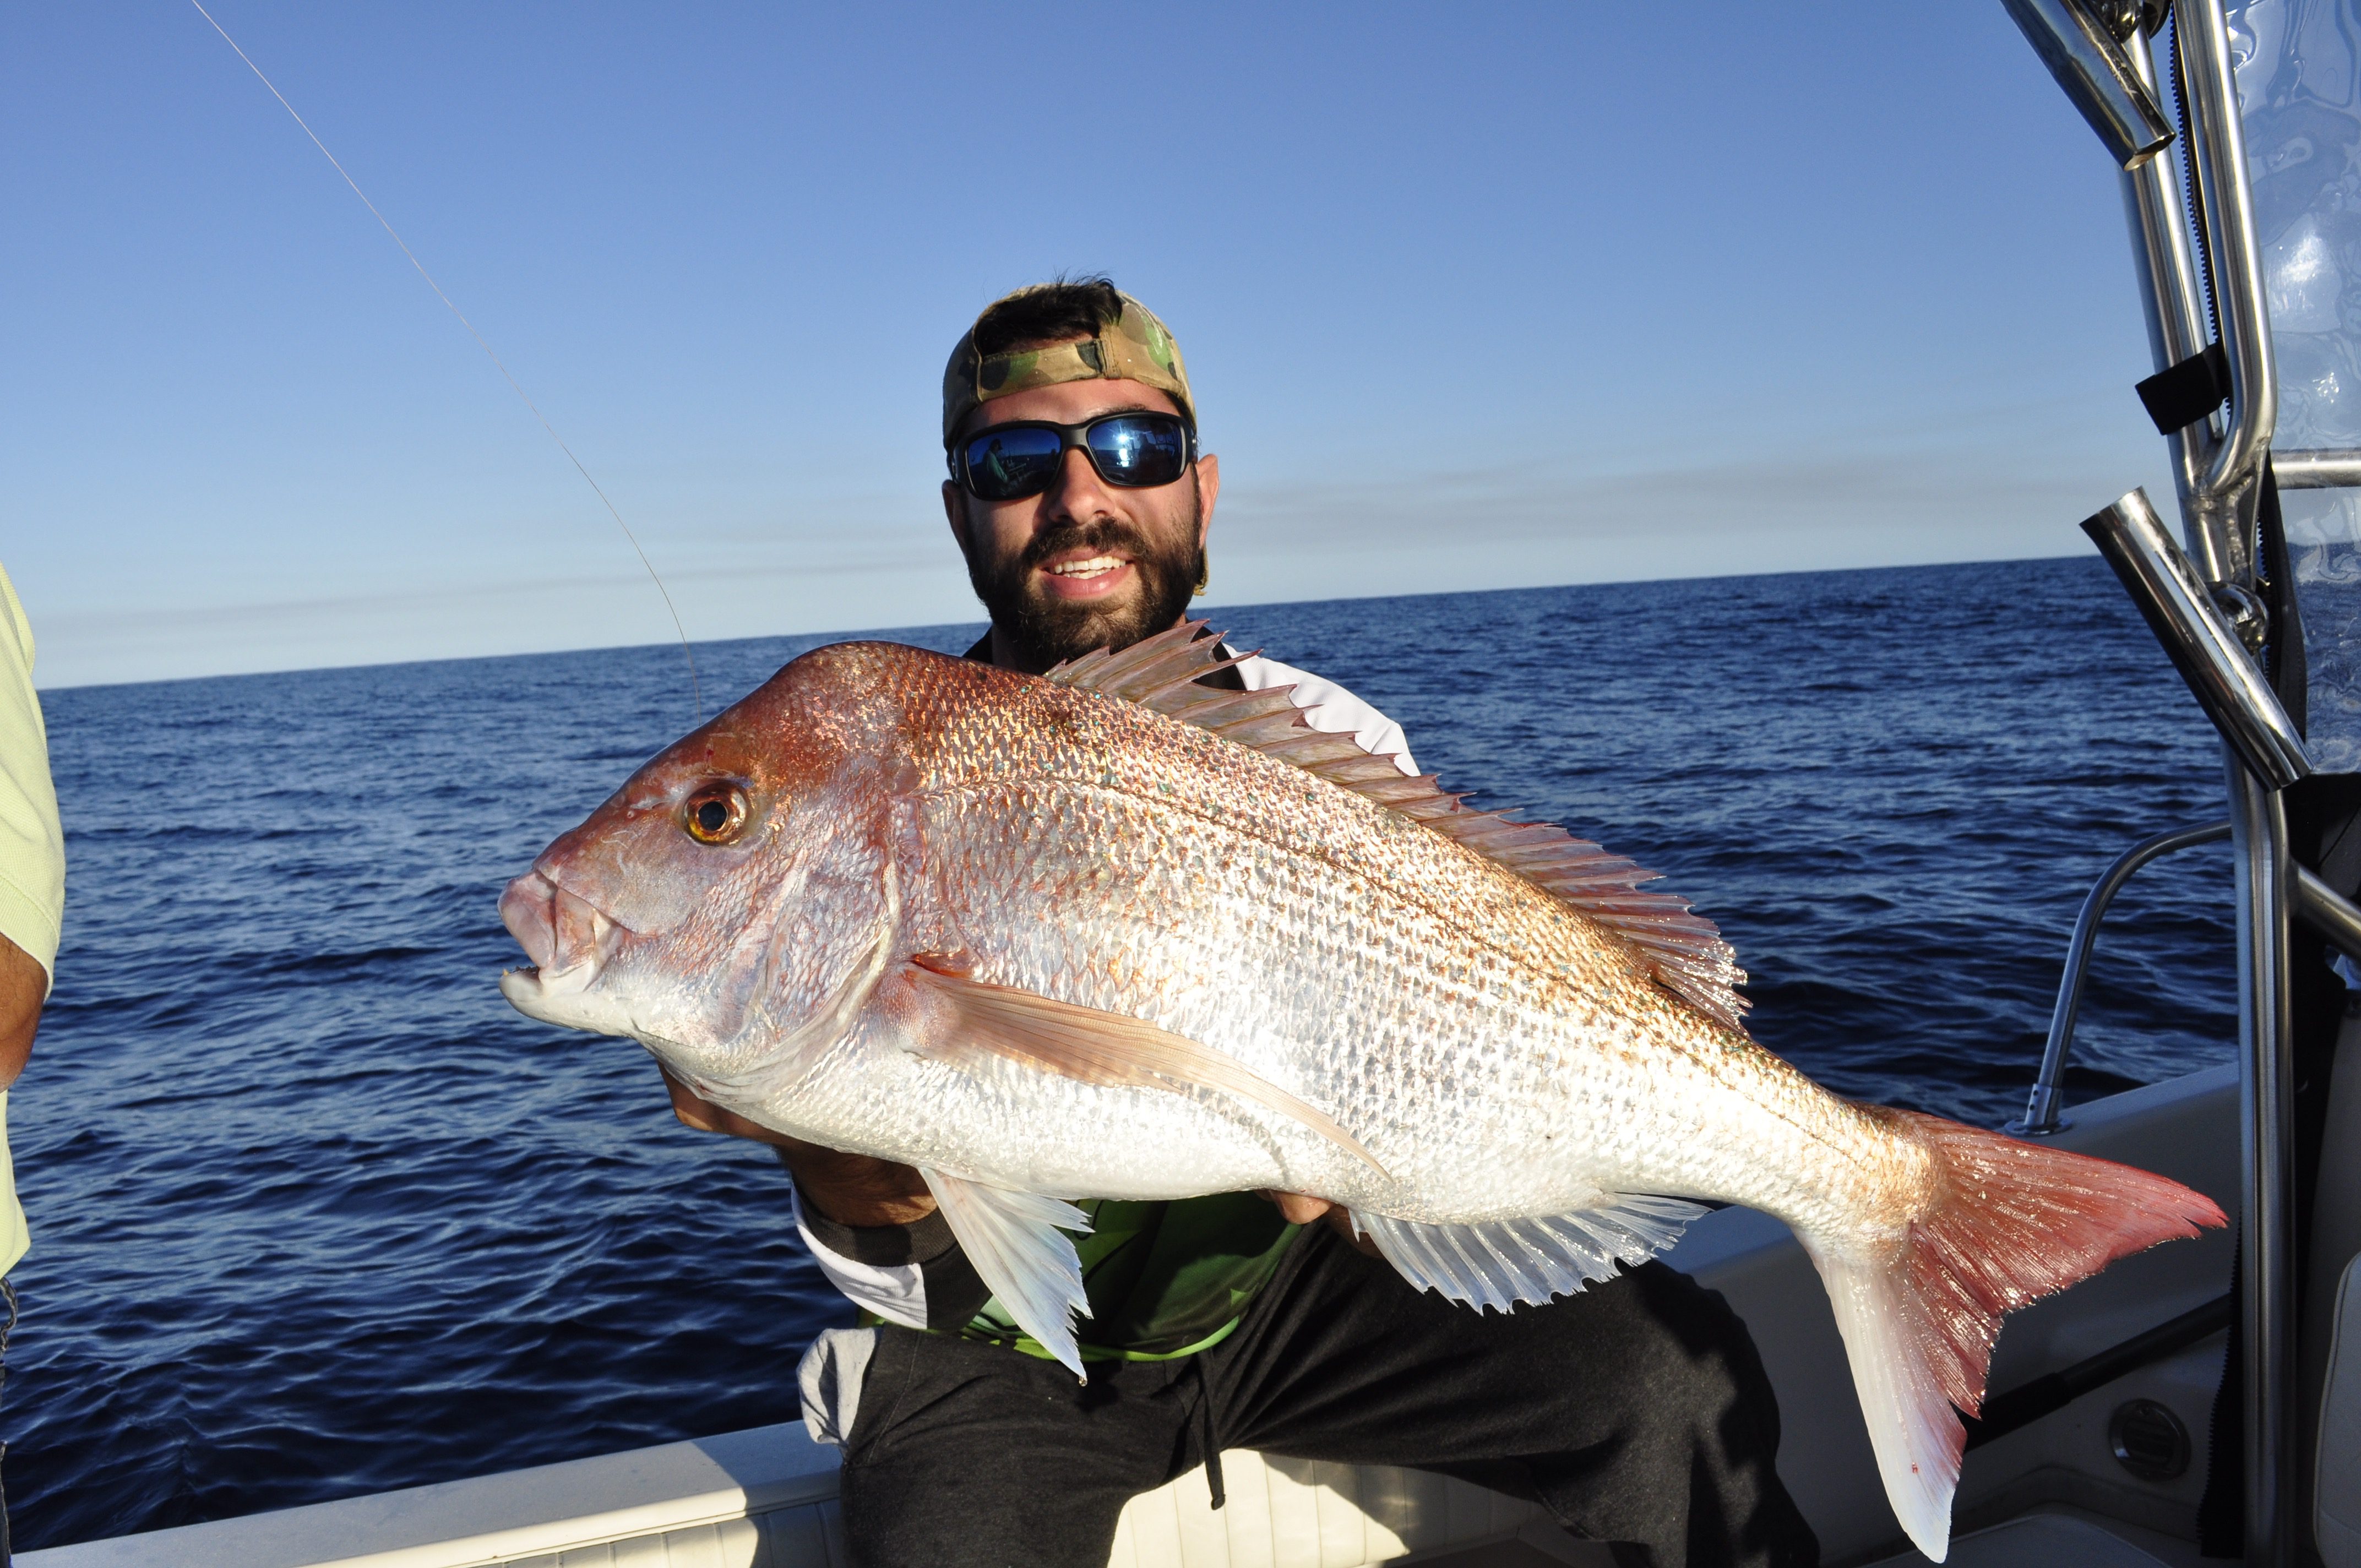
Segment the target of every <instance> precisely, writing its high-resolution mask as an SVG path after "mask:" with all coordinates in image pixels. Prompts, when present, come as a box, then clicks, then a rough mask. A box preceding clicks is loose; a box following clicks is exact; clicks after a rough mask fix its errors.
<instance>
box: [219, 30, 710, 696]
mask: <svg viewBox="0 0 2361 1568" xmlns="http://www.w3.org/2000/svg"><path fill="white" fill-rule="evenodd" d="M189 4H190V5H194V6H196V8H197V15H198V16H203V18H204V19H205V21H206V22H207V24H208V25H210V26H211V27H213V30H214V31H215V32H217V33H219V34H221V40H222V42H224V43H225V44H227V45H229V47H230V48H231V49H233V50H235V51H236V55H237V58H238V59H240V60H244V61H246V68H247V70H248V71H252V72H254V78H255V80H256V81H258V82H261V83H262V84H263V86H265V87H267V88H269V90H270V95H271V96H272V97H273V98H276V99H278V100H279V106H280V108H282V109H284V110H286V111H287V115H288V117H289V118H290V119H292V120H293V121H294V122H295V124H296V125H297V126H301V127H302V132H303V134H304V135H305V136H307V137H311V138H312V145H313V147H316V148H319V149H320V156H321V157H322V158H324V159H327V160H328V167H329V168H331V169H333V170H335V171H336V173H337V175H338V176H339V177H340V178H341V179H342V180H343V181H344V182H345V183H346V185H347V186H349V187H350V188H351V190H352V192H353V194H354V195H356V196H358V197H359V198H360V199H361V205H362V206H364V207H367V208H368V210H369V216H371V217H373V218H375V219H376V220H377V221H378V226H379V228H382V229H383V230H385V232H386V235H387V236H388V237H389V238H390V239H391V240H392V241H393V243H394V244H396V245H398V246H400V247H401V254H402V255H404V256H406V257H408V258H410V265H411V266H412V267H414V268H416V269H418V275H419V276H420V277H421V278H423V279H425V280H426V286H427V287H428V288H430V289H432V290H434V297H435V298H436V299H438V300H440V301H442V302H443V307H444V309H445V310H447V311H449V312H450V313H451V314H452V315H453V316H454V317H456V318H457V320H458V323H459V324H460V325H461V326H463V327H466V328H467V335H468V336H469V337H472V338H474V339H475V340H476V346H477V347H478V348H480V349H482V350H483V351H484V357H485V358H487V359H489V360H490V361H491V362H492V367H493V368H494V369H496V370H498V371H499V372H500V378H501V379H502V380H504V381H506V382H507V383H508V384H509V389H510V390H511V391H512V392H514V393H515V394H516V395H517V397H518V398H519V399H520V400H522V402H523V403H524V406H525V407H526V408H528V409H530V410H531V411H533V418H534V419H536V420H538V421H540V422H541V428H542V429H543V430H544V431H546V432H548V433H549V439H550V440H552V441H554V442H555V443H557V449H558V450H559V451H560V452H563V453H565V454H566V461H567V462H569V463H571V464H573V465H574V471H575V472H576V473H577V474H579V475H581V476H582V482H583V483H584V484H586V485H588V486H589V487H590V490H591V493H592V494H593V495H595V496H597V497H598V500H599V503H600V504H601V505H603V506H604V507H606V509H607V515H608V516H609V517H611V518H613V519H614V520H615V526H616V527H617V528H620V529H621V530H622V531H623V537H624V538H625V539H628V540H630V541H631V551H632V554H636V555H637V556H639V558H640V565H642V566H645V567H646V568H647V571H648V581H650V582H652V583H653V584H655V586H656V592H658V593H660V594H662V595H664V609H665V611H666V613H668V614H669V615H671V617H672V629H673V630H675V631H676V632H678V633H679V634H680V651H681V653H682V656H683V657H685V658H686V659H687V660H688V701H689V707H690V710H691V711H692V712H693V713H694V714H695V715H696V716H697V717H696V722H697V723H699V724H702V723H703V722H705V699H704V696H703V694H702V693H701V692H700V691H699V690H698V687H697V654H696V653H695V652H693V651H692V650H691V649H690V648H689V645H688V629H687V628H686V627H685V626H683V625H682V624H681V622H680V611H679V610H678V609H675V608H674V605H673V602H672V592H671V590H670V589H668V588H666V587H664V579H663V578H662V577H660V576H657V575H656V568H655V563H654V562H653V561H651V560H649V559H648V553H647V552H646V551H645V550H643V549H642V548H641V547H640V536H639V535H638V534H636V533H633V532H631V524H630V523H628V522H625V521H623V514H622V513H621V512H620V511H618V510H615V503H614V502H613V501H611V500H609V499H607V492H606V491H605V490H603V489H601V488H599V486H598V480H596V479H594V478H592V477H590V470H589V469H588V468H586V467H584V466H582V459H581V458H579V457H577V456H576V455H574V448H572V447H571V446H568V445H566V438H565V437H564V436H562V435H560V434H558V433H557V427H556V426H555V425H554V424H551V423H550V422H549V417H548V416H547V415H546V414H544V413H543V412H542V411H541V405H540V404H538V403H536V402H534V401H533V399H532V398H530V397H528V396H526V394H525V389H524V388H523V387H522V386H521V385H520V384H519V383H518V381H517V378H515V377H514V376H512V375H511V374H510V373H509V367H508V366H507V364H506V363H505V362H504V361H502V359H501V358H500V356H499V355H497V354H495V353H493V352H492V345H490V344H489V343H487V342H485V341H484V334H482V333H480V332H478V331H477V330H476V323H474V322H471V321H469V320H468V319H467V313H465V312H463V311H461V310H460V309H459V307H458V306H456V305H455V304H453V303H452V302H451V296H450V295H448V294H446V293H445V292H444V291H443V285H442V284H440V283H437V282H436V281H435V280H434V274H433V273H432V272H429V271H427V270H426V263H424V262H423V261H421V260H419V259H418V253H417V252H416V251H414V250H412V249H411V248H410V245H409V242H408V241H406V240H404V239H403V238H402V237H401V235H399V234H397V233H395V232H394V227H393V225H391V224H390V223H388V222H386V218H385V214H383V213H380V212H379V211H378V210H377V203H375V202H372V201H370V200H369V199H368V192H366V191H364V190H362V189H361V188H360V183H359V181H356V180H355V179H354V178H353V177H352V176H351V175H350V174H347V173H346V172H345V166H344V165H343V164H341V163H339V162H337V161H336V155H335V153H333V152H330V151H329V150H328V144H327V143H326V142H324V141H322V140H321V139H320V135H319V133H318V132H317V131H314V130H313V128H312V126H311V122H309V121H308V120H306V119H304V118H303V116H302V115H299V114H297V113H296V112H295V105H294V104H291V103H289V102H288V101H287V94H286V93H281V92H280V91H279V89H278V87H277V85H276V84H274V83H273V82H271V80H270V78H269V77H268V76H265V75H264V74H263V73H262V67H260V66H258V65H257V64H255V63H254V57H253V56H252V55H249V54H247V52H246V50H244V49H239V48H238V47H237V40H236V38H232V37H230V36H229V32H228V30H227V29H226V28H225V27H223V26H222V25H221V24H220V23H219V22H216V21H214V14H213V13H212V12H211V11H208V10H206V9H205V8H204V5H203V4H202V3H201V0H189Z"/></svg>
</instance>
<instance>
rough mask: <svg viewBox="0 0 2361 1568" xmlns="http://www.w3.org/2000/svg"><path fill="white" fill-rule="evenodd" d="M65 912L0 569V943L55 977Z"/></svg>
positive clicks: (1, 1166)
mask: <svg viewBox="0 0 2361 1568" xmlns="http://www.w3.org/2000/svg"><path fill="white" fill-rule="evenodd" d="M65 905H66V840H65V834H64V832H63V831H61V830H60V828H59V826H58V795H57V791H56V789H55V788H54V787H53V786H52V785H51V784H50V783H49V730H48V729H47V728H46V727H44V726H43V724H42V723H41V699H40V698H39V697H38V696H35V695H34V692H33V629H32V627H31V626H30V625H29V624H28V623H27V621H26V620H25V607H24V606H23V605H21V604H19V603H17V602H16V584H14V583H12V582H10V581H9V580H8V573H7V569H6V568H5V567H0V937H6V938H8V939H9V940H10V941H12V942H14V943H16V946H18V947H20V948H24V949H25V951H27V952H28V953H30V954H32V956H33V957H34V958H36V959H39V960H40V963H41V968H42V969H43V970H47V971H48V972H49V976H50V977H51V979H52V981H54V980H55V978H56V975H57V962H58V923H59V921H60V918H61V917H62V916H63V915H64V913H65ZM7 1118H8V1094H7V1091H5V1090H0V1274H5V1273H6V1272H7V1271H8V1270H9V1269H11V1268H14V1267H16V1260H17V1259H18V1258H20V1257H22V1256H24V1255H25V1247H26V1244H27V1237H26V1234H25V1210H24V1207H23V1205H21V1204H19V1203H18V1202H17V1201H16V1171H15V1169H14V1168H13V1167H12V1166H11V1165H10V1164H9V1160H8V1143H7Z"/></svg>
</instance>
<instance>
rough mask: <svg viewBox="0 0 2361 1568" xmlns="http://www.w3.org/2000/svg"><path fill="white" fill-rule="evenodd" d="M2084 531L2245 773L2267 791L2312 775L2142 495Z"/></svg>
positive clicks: (2259, 675)
mask: <svg viewBox="0 0 2361 1568" xmlns="http://www.w3.org/2000/svg"><path fill="white" fill-rule="evenodd" d="M2082 532H2085V533H2087V534H2089V535H2090V536H2091V541H2092V543H2094V544H2096V545H2097V546H2098V547H2099V554H2102V555H2104V556H2105V557H2106V558H2107V565H2110V566H2112V567H2114V571H2115V576H2117V577H2119V578H2121V579H2122V580H2123V585H2124V589H2125V592H2127V593H2129V594H2130V595H2131V596H2132V602H2133V603H2135V604H2136V605H2137V606H2138V607H2139V611H2140V614H2141V616H2142V617H2143V618H2144V619H2146V620H2147V624H2148V630H2151V631H2153V632H2155V633H2156V638H2157V641H2159V642H2161V643H2163V644H2164V651H2165V653H2166V655H2167V656H2168V657H2169V658H2170V659H2171V660H2172V664H2173V668H2175V669H2177V670H2179V671H2180V678H2181V679H2182V680H2183V681H2185V682H2187V683H2188V685H2189V690H2190V692H2191V695H2192V696H2195V697H2196V698H2197V702H2198V706H2200V707H2202V708H2204V710H2205V716H2206V717H2207V718H2210V719H2212V720H2213V728H2214V729H2218V730H2220V731H2221V732H2222V739H2223V740H2225V741H2227V742H2228V743H2229V745H2230V748H2231V751H2233V753H2234V754H2235V756H2236V757H2237V759H2238V760H2239V761H2240V762H2243V763H2245V764H2246V769H2247V771H2248V772H2250V773H2253V774H2254V776H2255V777H2256V779H2257V780H2258V781H2259V782H2260V783H2261V784H2263V786H2264V787H2265V788H2266V789H2271V790H2280V789H2285V788H2286V787H2287V786H2288V785H2289V784H2293V783H2295V782H2296V780H2298V779H2301V778H2307V777H2310V776H2311V773H2312V757H2311V754H2310V753H2309V752H2307V751H2305V750H2304V746H2303V737H2302V736H2301V735H2300V734H2298V733H2297V732H2296V728H2295V725H2294V723H2293V722H2292V721H2291V720H2290V718H2288V716H2287V709H2285V708H2284V707H2280V706H2279V697H2278V696H2277V695H2276V694H2274V693H2273V692H2272V690H2271V688H2270V684H2269V683H2268V682H2267V681H2265V680H2264V679H2263V672H2262V671H2261V670H2259V669H2257V667H2256V665H2255V661H2254V660H2253V659H2252V658H2251V657H2249V656H2248V654H2247V652H2246V646H2245V645H2244V644H2243V643H2241V642H2240V641H2238V636H2237V633H2236V632H2235V631H2233V630H2230V623H2229V621H2228V620H2225V619H2224V617H2223V614H2222V612H2221V610H2220V609H2216V608H2215V606H2214V603H2213V590H2212V589H2211V587H2209V586H2208V585H2207V584H2206V583H2205V582H2204V580H2203V579H2202V578H2201V577H2199V576H2198V575H2197V570H2196V568H2195V567H2193V566H2191V565H2190V564H2189V557H2188V556H2186V555H2184V554H2181V553H2180V546H2179V545H2177V544H2175V543H2173V542H2172V536H2171V535H2170V534H2169V533H2167V532H2165V528H2164V524H2163V522H2162V521H2160V520H2159V519H2158V517H2157V515H2156V509H2155V508H2154V507H2152V506H2150V505H2148V500H2147V491H2146V490H2134V491H2133V492H2132V493H2131V494H2129V495H2127V496H2125V497H2124V498H2122V499H2120V500H2117V501H2116V502H2115V503H2114V505H2113V506H2111V507H2109V508H2107V509H2106V510H2104V511H2102V512H2099V513H2096V514H2094V515H2093V516H2092V517H2089V518H2086V519H2084V520H2083V522H2082Z"/></svg>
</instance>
